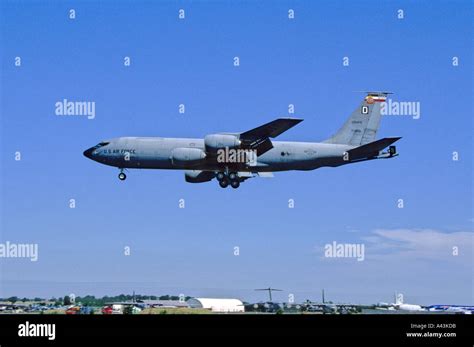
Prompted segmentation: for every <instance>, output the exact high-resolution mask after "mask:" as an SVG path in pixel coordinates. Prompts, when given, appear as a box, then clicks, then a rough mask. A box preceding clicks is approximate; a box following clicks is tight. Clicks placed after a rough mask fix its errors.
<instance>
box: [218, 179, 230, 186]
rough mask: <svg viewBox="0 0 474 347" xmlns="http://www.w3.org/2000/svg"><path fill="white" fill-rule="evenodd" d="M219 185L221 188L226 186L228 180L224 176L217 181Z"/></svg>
mask: <svg viewBox="0 0 474 347" xmlns="http://www.w3.org/2000/svg"><path fill="white" fill-rule="evenodd" d="M219 185H220V186H221V188H227V186H228V185H229V181H228V180H227V179H226V178H224V179H223V180H222V181H219Z"/></svg>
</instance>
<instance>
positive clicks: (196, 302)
mask: <svg viewBox="0 0 474 347" xmlns="http://www.w3.org/2000/svg"><path fill="white" fill-rule="evenodd" d="M186 302H187V304H188V306H189V307H191V308H204V309H208V310H211V311H212V312H245V308H244V304H243V302H242V301H240V300H238V299H215V298H191V299H189V300H188V301H186Z"/></svg>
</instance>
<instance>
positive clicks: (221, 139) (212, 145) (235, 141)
mask: <svg viewBox="0 0 474 347" xmlns="http://www.w3.org/2000/svg"><path fill="white" fill-rule="evenodd" d="M204 144H205V146H206V151H208V152H215V151H217V150H218V149H220V148H226V147H227V148H237V147H239V146H240V144H241V141H240V140H239V138H238V137H237V136H235V135H227V134H213V135H207V136H206V137H205V138H204Z"/></svg>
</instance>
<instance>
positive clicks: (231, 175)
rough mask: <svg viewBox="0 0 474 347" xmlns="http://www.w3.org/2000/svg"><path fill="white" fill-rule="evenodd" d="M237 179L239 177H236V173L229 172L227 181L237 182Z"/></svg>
mask: <svg viewBox="0 0 474 347" xmlns="http://www.w3.org/2000/svg"><path fill="white" fill-rule="evenodd" d="M238 177H239V176H237V173H236V172H231V173H229V179H230V180H231V181H235V180H237V178H238Z"/></svg>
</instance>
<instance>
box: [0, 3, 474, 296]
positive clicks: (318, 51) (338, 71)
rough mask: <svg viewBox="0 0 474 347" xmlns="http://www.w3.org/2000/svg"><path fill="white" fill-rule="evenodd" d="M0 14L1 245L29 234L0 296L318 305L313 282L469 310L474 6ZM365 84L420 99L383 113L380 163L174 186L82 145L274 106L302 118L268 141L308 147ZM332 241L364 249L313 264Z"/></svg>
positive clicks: (243, 119)
mask: <svg viewBox="0 0 474 347" xmlns="http://www.w3.org/2000/svg"><path fill="white" fill-rule="evenodd" d="M0 8H1V16H0V27H1V45H0V47H1V71H2V73H1V85H0V88H1V90H0V91H1V105H0V107H1V133H0V135H1V153H2V157H1V159H2V160H1V171H0V175H1V176H0V178H1V180H0V181H1V184H2V185H1V189H2V190H1V195H0V197H1V199H0V201H1V204H2V206H1V207H2V208H1V216H0V218H1V222H0V223H1V224H0V227H1V240H2V242H6V241H10V242H16V243H37V244H38V245H39V260H38V261H37V262H31V261H30V260H28V259H13V258H2V259H0V264H1V284H0V297H2V296H3V297H5V296H12V295H17V296H47V297H50V296H63V295H66V294H69V293H75V294H76V295H85V294H95V295H106V294H107V295H112V294H119V293H131V292H132V291H133V290H135V291H136V292H137V293H143V294H154V295H160V294H167V293H170V294H179V293H183V294H185V295H191V296H216V297H226V296H236V297H239V298H241V299H245V300H248V301H253V300H260V299H265V298H266V296H265V295H264V294H263V293H261V292H255V291H254V290H253V289H254V288H260V287H266V286H269V285H271V286H274V287H277V288H281V289H284V291H283V292H280V293H275V295H274V297H275V299H277V300H280V301H285V300H287V297H288V295H289V294H294V295H295V299H296V301H302V300H305V299H314V300H316V299H319V298H320V292H321V289H323V288H325V290H326V296H327V298H328V299H332V300H334V301H340V302H342V301H345V302H349V301H350V302H363V303H373V302H377V301H391V300H392V298H393V292H394V291H401V292H403V293H404V294H405V298H406V300H407V301H409V302H413V303H420V304H430V303H459V304H467V303H469V304H472V303H473V302H474V299H473V282H472V281H473V280H472V279H473V277H474V276H473V270H472V269H473V266H472V265H473V236H472V235H473V233H472V225H473V191H472V182H473V177H472V157H473V156H472V148H473V147H472V129H473V124H472V115H473V103H472V91H473V80H472V78H473V77H472V76H473V75H472V58H473V57H472V42H473V41H472V39H473V32H472V30H473V27H472V23H471V21H472V3H470V2H468V1H455V2H454V3H453V2H450V3H448V2H432V1H417V2H405V1H393V2H388V1H386V2H377V1H373V2H372V1H357V2H349V1H341V2H326V3H324V2H321V3H319V2H318V4H315V3H313V2H309V1H277V2H269V1H268V2H265V1H261V2H251V1H245V2H230V1H223V2H217V1H193V2H174V1H173V2H171V1H170V2H157V3H154V2H142V3H141V4H140V3H139V2H138V3H137V2H133V3H132V2H125V1H104V2H100V3H97V2H93V1H87V2H67V1H64V2H37V1H34V2H33V1H23V2H13V1H4V2H2V4H1V7H0ZM71 8H72V9H75V11H76V18H75V19H74V20H71V19H69V18H68V13H69V12H68V11H69V10H70V9H71ZM180 8H183V9H185V14H186V18H185V19H184V20H179V19H178V10H179V9H180ZM290 8H291V9H294V11H295V19H293V20H289V19H288V9H290ZM398 9H403V10H404V15H405V18H404V19H402V20H400V19H398V18H397V10H398ZM17 56H19V57H21V66H20V67H17V66H15V64H14V62H15V57H17ZM125 56H129V57H130V58H131V66H129V67H125V66H124V65H123V59H124V57H125ZM235 56H238V57H239V58H240V66H239V67H234V66H233V58H234V57H235ZM346 56H347V57H349V62H350V64H349V66H343V64H342V59H343V57H346ZM453 57H458V58H459V66H453V65H452V59H453ZM373 89H375V90H390V91H393V92H395V94H394V95H393V99H394V100H396V101H416V102H420V105H421V117H420V119H417V120H415V119H413V118H412V117H411V116H385V117H384V118H383V119H382V125H381V128H380V131H379V134H378V136H379V137H384V136H402V137H403V139H402V140H401V141H399V142H398V143H397V148H398V151H399V152H400V156H399V157H398V158H396V159H393V160H384V161H382V160H380V161H372V162H367V163H360V164H355V165H348V166H346V167H341V168H337V169H330V168H323V169H319V170H316V171H312V172H285V173H277V174H276V175H275V178H273V179H258V178H257V179H254V180H249V181H247V182H245V183H244V184H243V185H242V186H241V188H239V189H238V190H231V189H226V190H223V189H221V188H219V187H218V185H217V183H216V182H211V183H206V184H199V185H192V184H187V183H185V181H184V174H183V172H180V171H154V170H150V171H148V170H140V171H130V172H129V174H128V179H127V181H125V182H120V181H119V180H118V179H117V173H118V170H117V169H115V168H111V167H105V166H102V165H99V164H97V163H94V162H92V161H90V160H88V159H86V158H84V157H83V155H82V152H83V150H84V149H86V148H88V147H90V146H92V145H94V144H96V143H98V142H99V141H101V140H103V139H107V138H111V137H118V136H163V137H166V136H170V137H181V136H182V137H203V136H205V135H206V134H209V133H215V132H219V131H232V132H235V131H245V130H248V129H251V128H253V127H256V126H258V125H260V124H263V123H265V122H268V121H270V120H272V119H274V118H277V117H280V116H288V104H294V105H295V114H294V116H297V117H301V118H304V119H305V121H304V122H303V123H301V124H300V125H298V126H297V127H295V128H293V129H291V130H290V131H288V132H287V133H285V134H283V135H282V136H281V138H279V139H281V140H289V141H292V140H294V141H319V140H322V139H324V138H327V137H329V136H330V135H331V134H332V133H334V132H335V131H336V130H337V129H338V128H339V126H340V125H341V124H342V123H343V122H344V121H345V119H346V118H347V117H348V116H349V114H350V113H351V112H352V111H353V109H354V108H355V107H356V106H357V105H358V103H359V102H360V99H361V98H362V95H361V94H360V93H355V92H354V91H359V90H373ZM64 98H66V99H68V100H72V101H94V102H95V103H96V117H95V119H93V120H88V119H87V118H86V117H61V116H57V115H55V112H54V111H55V106H54V105H55V103H56V102H57V101H61V100H63V99H64ZM181 103H183V104H185V106H186V112H185V113H184V114H179V113H178V105H179V104H181ZM16 151H20V152H21V155H22V159H21V161H15V160H14V155H15V152H16ZM454 151H457V152H458V153H459V160H458V161H453V160H452V153H453V152H454ZM70 199H75V200H76V208H75V209H70V208H69V200H70ZM179 199H185V204H186V205H185V206H186V207H185V208H184V209H179V208H178V200H179ZM289 199H294V201H295V208H293V209H289V208H288V200H289ZM398 199H403V200H404V208H403V209H399V208H398V207H397V200H398ZM333 241H336V242H341V243H364V244H365V247H366V255H365V258H366V259H365V260H364V261H362V262H357V261H356V260H355V259H327V258H324V252H323V247H324V245H325V244H326V243H331V242H333ZM126 246H129V247H130V248H131V255H130V256H125V255H124V254H123V253H124V247H126ZM236 246H237V247H240V255H239V256H234V254H233V253H234V247H236ZM454 246H458V247H459V255H458V256H453V255H452V247H454Z"/></svg>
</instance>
